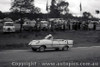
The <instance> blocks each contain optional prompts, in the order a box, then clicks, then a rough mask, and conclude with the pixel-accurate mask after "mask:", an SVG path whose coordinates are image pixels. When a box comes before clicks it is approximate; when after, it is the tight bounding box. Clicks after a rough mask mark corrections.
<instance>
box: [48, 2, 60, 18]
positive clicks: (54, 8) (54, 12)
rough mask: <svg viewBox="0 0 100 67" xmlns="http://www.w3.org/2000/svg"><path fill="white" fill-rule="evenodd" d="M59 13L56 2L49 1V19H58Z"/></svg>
mask: <svg viewBox="0 0 100 67" xmlns="http://www.w3.org/2000/svg"><path fill="white" fill-rule="evenodd" d="M59 14H60V13H59V11H58V9H57V3H56V0H52V1H51V6H50V15H51V17H59Z"/></svg>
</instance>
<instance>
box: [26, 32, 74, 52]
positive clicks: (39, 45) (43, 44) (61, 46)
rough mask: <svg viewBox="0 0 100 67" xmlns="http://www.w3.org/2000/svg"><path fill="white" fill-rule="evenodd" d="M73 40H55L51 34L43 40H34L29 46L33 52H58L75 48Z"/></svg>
mask: <svg viewBox="0 0 100 67" xmlns="http://www.w3.org/2000/svg"><path fill="white" fill-rule="evenodd" d="M73 44H74V43H73V40H68V39H54V38H53V36H52V35H51V34H49V35H47V36H46V37H45V38H44V39H41V40H32V41H31V42H30V43H29V44H28V45H29V46H30V47H31V48H32V50H33V51H40V52H43V51H45V49H49V48H53V49H56V50H68V48H70V47H72V46H73Z"/></svg>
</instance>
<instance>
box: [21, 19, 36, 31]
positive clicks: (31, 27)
mask: <svg viewBox="0 0 100 67" xmlns="http://www.w3.org/2000/svg"><path fill="white" fill-rule="evenodd" d="M35 24H36V21H35V20H34V21H26V22H25V23H24V24H23V29H24V30H26V31H30V30H34V27H35Z"/></svg>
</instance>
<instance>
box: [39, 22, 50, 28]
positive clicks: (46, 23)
mask: <svg viewBox="0 0 100 67" xmlns="http://www.w3.org/2000/svg"><path fill="white" fill-rule="evenodd" d="M48 25H49V22H48V21H40V27H41V29H42V30H46V29H48Z"/></svg>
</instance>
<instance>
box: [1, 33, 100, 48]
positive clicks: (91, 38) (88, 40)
mask: <svg viewBox="0 0 100 67" xmlns="http://www.w3.org/2000/svg"><path fill="white" fill-rule="evenodd" d="M48 34H52V35H53V36H54V38H56V39H72V40H74V43H75V45H74V46H75V47H83V46H85V47H86V46H100V45H99V44H100V31H55V32H44V31H41V32H22V33H6V34H4V33H0V49H3V48H26V47H27V44H28V43H29V42H30V41H31V40H34V39H43V38H44V37H45V36H46V35H48Z"/></svg>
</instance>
